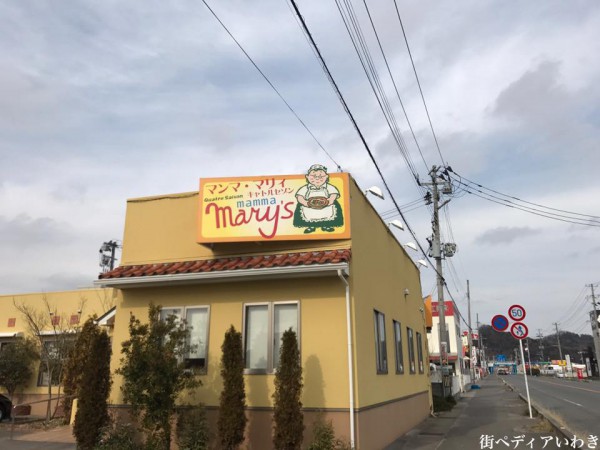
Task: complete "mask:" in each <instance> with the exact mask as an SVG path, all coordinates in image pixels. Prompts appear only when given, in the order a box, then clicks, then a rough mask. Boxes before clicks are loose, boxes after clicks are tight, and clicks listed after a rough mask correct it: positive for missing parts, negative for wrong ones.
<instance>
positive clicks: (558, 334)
mask: <svg viewBox="0 0 600 450" xmlns="http://www.w3.org/2000/svg"><path fill="white" fill-rule="evenodd" d="M554 326H555V327H556V340H557V341H558V354H559V355H560V360H561V361H562V359H563V357H562V349H561V348H560V332H559V331H558V323H557V322H554Z"/></svg>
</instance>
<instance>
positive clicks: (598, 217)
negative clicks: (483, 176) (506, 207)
mask: <svg viewBox="0 0 600 450" xmlns="http://www.w3.org/2000/svg"><path fill="white" fill-rule="evenodd" d="M448 172H449V173H450V174H454V176H456V177H458V179H456V178H455V179H456V181H458V182H459V183H460V184H462V185H463V186H469V187H471V186H477V187H478V188H480V189H483V190H484V191H490V192H493V193H494V194H498V195H499V196H501V197H505V198H507V199H508V200H504V199H501V198H499V197H496V196H492V195H491V194H486V195H490V196H491V197H494V198H498V199H500V200H502V201H506V202H508V203H514V204H517V203H515V202H514V201H513V200H515V201H517V202H521V203H525V204H528V205H533V206H537V207H539V208H542V209H547V210H550V211H557V212H560V213H564V214H568V215H569V216H581V217H588V218H590V219H600V216H594V215H590V214H582V213H578V212H573V211H567V210H564V209H559V208H552V207H550V206H544V205H541V204H539V203H533V202H529V201H527V200H523V199H521V198H518V197H515V196H513V195H508V194H503V193H502V192H499V191H497V190H494V189H491V188H488V187H485V186H483V185H481V184H480V183H477V182H475V181H472V180H469V179H468V178H466V177H465V176H463V175H460V174H458V173H456V172H455V171H452V170H451V169H448ZM463 180H465V181H466V183H465V181H463ZM523 207H524V208H526V207H525V206H523ZM531 209H532V210H534V211H538V209H536V208H531ZM548 214H552V213H550V212H548ZM556 216H558V217H569V216H565V215H562V214H556ZM574 219H575V217H574ZM579 220H583V219H579Z"/></svg>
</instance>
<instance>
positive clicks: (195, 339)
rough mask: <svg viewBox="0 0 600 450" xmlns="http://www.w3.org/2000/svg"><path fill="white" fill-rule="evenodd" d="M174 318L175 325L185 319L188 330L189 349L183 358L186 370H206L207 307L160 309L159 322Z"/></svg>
mask: <svg viewBox="0 0 600 450" xmlns="http://www.w3.org/2000/svg"><path fill="white" fill-rule="evenodd" d="M169 316H175V317H176V321H175V323H180V321H181V320H182V319H183V318H185V324H186V328H187V329H188V330H189V333H190V334H189V342H188V344H189V346H190V349H189V351H188V352H187V354H186V355H185V357H184V362H185V366H186V368H188V369H199V370H202V371H204V370H206V368H207V361H208V317H209V307H208V306H188V307H177V308H161V310H160V320H166V319H167V317H169Z"/></svg>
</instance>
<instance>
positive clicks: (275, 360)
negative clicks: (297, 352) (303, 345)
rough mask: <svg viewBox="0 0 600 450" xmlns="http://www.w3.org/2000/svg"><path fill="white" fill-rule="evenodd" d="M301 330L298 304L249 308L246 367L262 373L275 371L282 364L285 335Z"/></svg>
mask: <svg viewBox="0 0 600 450" xmlns="http://www.w3.org/2000/svg"><path fill="white" fill-rule="evenodd" d="M290 328H291V329H292V330H293V331H295V332H296V334H297V336H298V345H300V336H299V327H298V303H265V304H261V305H246V306H245V322H244V349H245V367H246V369H247V370H250V371H256V372H258V373H267V372H273V371H274V370H275V369H276V368H277V365H278V364H279V351H280V349H281V338H282V337H283V333H284V332H285V331H287V330H289V329H290Z"/></svg>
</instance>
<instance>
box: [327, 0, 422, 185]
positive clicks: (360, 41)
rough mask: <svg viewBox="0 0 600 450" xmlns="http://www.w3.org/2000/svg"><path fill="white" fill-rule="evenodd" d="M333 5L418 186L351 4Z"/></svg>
mask: <svg viewBox="0 0 600 450" xmlns="http://www.w3.org/2000/svg"><path fill="white" fill-rule="evenodd" d="M341 1H343V2H344V4H345V8H344V7H343V6H342V4H341ZM335 3H336V5H337V8H338V11H339V13H340V16H341V18H342V21H343V23H344V26H345V27H346V31H347V32H348V36H349V37H350V41H351V42H352V45H353V46H354V50H355V51H356V54H357V56H358V58H359V61H360V63H361V66H362V68H363V70H364V72H365V75H366V76H367V80H368V81H369V85H370V86H371V89H372V91H373V94H374V95H375V98H376V99H377V103H378V104H379V107H380V109H381V111H382V112H383V115H384V118H385V120H386V122H387V124H388V127H389V129H390V132H391V134H392V137H393V138H394V141H395V142H396V145H397V146H398V149H399V150H400V154H401V155H402V157H403V158H404V160H405V162H406V164H407V166H408V168H409V170H410V172H411V173H412V175H413V177H414V181H415V183H416V184H417V186H419V183H418V175H417V171H416V169H415V167H414V163H413V161H412V159H411V156H410V153H409V152H408V149H407V147H406V143H405V142H404V138H403V137H402V133H401V132H400V130H399V128H398V124H397V121H396V118H395V115H394V112H393V110H392V108H391V106H390V103H389V100H388V98H387V96H386V94H385V92H384V90H383V87H382V85H381V80H380V78H379V74H378V73H377V69H376V68H375V64H374V62H373V58H372V57H371V53H370V51H369V48H368V45H367V43H366V41H365V38H364V35H363V33H362V30H361V27H360V24H359V21H358V18H357V17H356V14H355V12H354V8H353V6H352V3H351V2H349V1H348V0H335ZM419 188H420V186H419Z"/></svg>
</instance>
